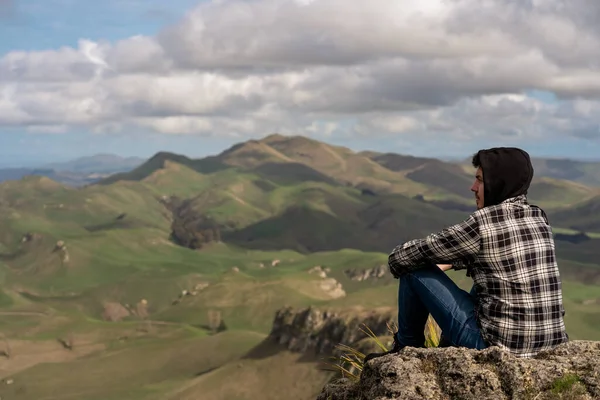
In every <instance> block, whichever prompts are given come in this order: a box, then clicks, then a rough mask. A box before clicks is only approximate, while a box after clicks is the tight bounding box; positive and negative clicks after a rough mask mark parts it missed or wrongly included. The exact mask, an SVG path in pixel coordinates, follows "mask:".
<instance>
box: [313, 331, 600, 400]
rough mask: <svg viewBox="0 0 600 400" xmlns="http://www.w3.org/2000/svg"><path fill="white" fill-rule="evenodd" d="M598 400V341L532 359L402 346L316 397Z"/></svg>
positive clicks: (339, 399) (562, 347)
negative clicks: (354, 376)
mask: <svg viewBox="0 0 600 400" xmlns="http://www.w3.org/2000/svg"><path fill="white" fill-rule="evenodd" d="M349 399H369V400H384V399H386V400H387V399H406V400H409V399H414V400H417V399H427V400H442V399H444V400H450V399H461V400H470V399H486V400H508V399H515V400H519V399H523V400H534V399H535V400H550V399H600V342H591V341H571V342H569V343H566V344H563V345H560V346H558V347H556V348H555V349H553V350H551V351H546V352H542V353H540V354H539V355H538V356H537V357H535V358H530V359H522V358H516V357H514V356H512V355H511V354H509V353H508V352H506V351H502V350H501V349H499V348H497V347H491V348H488V349H485V350H482V351H477V350H470V349H464V348H455V347H447V348H428V349H425V348H423V349H420V348H419V349H416V348H405V349H403V350H402V351H400V353H398V354H395V355H388V356H383V357H380V358H376V359H373V360H371V361H370V362H368V363H367V364H366V365H365V366H364V369H363V372H362V375H361V378H360V380H359V382H357V383H353V382H351V381H350V380H348V379H342V380H337V381H332V382H331V383H329V384H328V385H327V386H325V388H324V389H323V391H322V392H321V394H320V395H319V396H318V398H317V400H349Z"/></svg>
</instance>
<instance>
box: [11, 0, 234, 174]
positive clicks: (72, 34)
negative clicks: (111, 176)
mask: <svg viewBox="0 0 600 400" xmlns="http://www.w3.org/2000/svg"><path fill="white" fill-rule="evenodd" d="M0 2H2V0H0ZM198 3H199V1H197V0H171V1H162V0H103V1H89V0H14V3H13V4H12V5H11V9H10V10H9V11H10V14H8V15H6V14H5V15H3V16H2V17H0V18H1V19H0V55H1V54H5V53H8V52H9V51H11V50H24V51H35V50H38V51H39V50H42V51H43V50H51V49H56V48H60V47H62V46H72V47H75V46H77V41H78V40H79V39H81V38H86V39H91V40H94V41H100V40H108V41H116V40H119V39H123V38H127V37H130V36H134V35H153V34H156V33H157V32H158V31H159V30H160V29H161V28H162V27H163V26H165V25H166V24H173V23H175V22H177V20H179V19H180V18H181V17H182V16H183V15H184V14H185V12H186V11H187V10H189V9H190V8H192V7H193V6H194V5H196V4H198ZM5 11H6V10H5ZM0 15H2V14H0ZM140 138H142V139H143V140H140ZM231 142H232V141H223V140H219V139H216V138H209V139H207V138H198V137H185V136H177V137H175V138H173V137H165V136H164V135H152V134H148V133H146V134H144V135H140V134H134V135H121V134H118V135H94V134H91V133H89V132H72V133H69V134H35V133H28V132H26V131H25V130H24V129H19V128H16V129H15V128H11V129H8V128H4V129H3V128H1V127H0V167H6V166H9V167H14V166H22V165H38V164H44V163H47V162H53V161H57V160H70V159H72V158H76V157H79V156H82V155H93V154H97V153H114V154H119V155H123V156H129V155H135V156H142V157H147V156H151V155H152V154H154V153H156V152H157V151H158V150H159V149H163V148H164V150H166V151H174V152H180V153H186V154H187V153H189V154H190V155H193V156H202V155H205V154H211V153H214V152H217V151H220V150H221V149H222V148H223V147H224V146H227V145H229V144H230V143H231Z"/></svg>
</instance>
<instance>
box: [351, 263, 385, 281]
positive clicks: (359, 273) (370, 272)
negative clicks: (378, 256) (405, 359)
mask: <svg viewBox="0 0 600 400" xmlns="http://www.w3.org/2000/svg"><path fill="white" fill-rule="evenodd" d="M388 271H389V269H388V266H387V265H378V266H377V267H373V268H369V269H347V270H346V271H344V273H345V274H346V276H347V277H348V278H350V279H352V280H353V281H359V282H362V281H366V280H367V279H380V278H383V277H384V276H385V275H386V274H388Z"/></svg>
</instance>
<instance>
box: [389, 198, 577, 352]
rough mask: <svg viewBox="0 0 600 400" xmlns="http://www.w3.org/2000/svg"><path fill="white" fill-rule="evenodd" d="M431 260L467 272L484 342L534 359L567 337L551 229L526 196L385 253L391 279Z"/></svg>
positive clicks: (539, 211) (477, 212)
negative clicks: (474, 294)
mask: <svg viewBox="0 0 600 400" xmlns="http://www.w3.org/2000/svg"><path fill="white" fill-rule="evenodd" d="M431 263H435V264H452V265H453V269H464V268H466V269H467V276H471V277H472V278H473V281H474V286H475V290H476V293H477V305H476V309H475V314H476V316H477V321H478V323H479V326H480V328H481V333H482V336H483V338H484V340H486V342H487V343H488V344H489V345H495V346H499V347H501V348H504V349H505V350H508V351H509V352H511V353H513V354H515V355H516V356H518V357H532V356H534V355H535V354H537V353H538V352H539V351H542V350H546V349H549V348H552V347H553V346H556V345H558V344H560V343H563V342H566V341H568V339H569V337H568V335H567V333H566V330H565V325H564V320H563V317H564V315H565V310H564V307H563V302H562V288H561V280H560V275H559V271H558V266H557V263H556V256H555V251H554V240H553V237H552V230H551V227H550V226H549V224H548V220H547V218H546V215H545V213H544V211H542V210H541V209H540V208H538V207H536V206H532V205H529V204H528V203H527V199H526V197H525V196H524V195H523V196H518V197H513V198H511V199H508V200H506V201H504V202H502V203H501V204H499V205H496V206H489V207H485V208H482V209H480V210H477V211H476V212H474V213H473V214H471V216H470V217H469V218H468V219H466V220H465V221H464V222H462V223H459V224H457V225H454V226H452V227H449V228H446V229H444V230H442V231H441V232H439V233H434V234H431V235H429V236H427V237H426V238H424V239H417V240H411V241H409V242H407V243H405V244H403V245H400V246H397V247H396V248H395V249H394V250H393V252H392V253H391V254H390V256H389V268H390V272H391V273H392V274H393V275H394V276H395V277H396V278H399V277H401V276H402V275H403V274H405V273H407V272H409V271H411V270H414V269H418V268H419V267H422V266H423V265H428V264H431Z"/></svg>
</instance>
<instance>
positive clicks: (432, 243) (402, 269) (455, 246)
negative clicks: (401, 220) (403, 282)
mask: <svg viewBox="0 0 600 400" xmlns="http://www.w3.org/2000/svg"><path fill="white" fill-rule="evenodd" d="M480 245H481V242H480V235H479V225H478V223H477V221H476V220H475V218H473V216H470V217H469V218H468V219H467V220H465V221H463V222H461V223H459V224H456V225H454V226H451V227H449V228H446V229H444V230H443V231H441V232H438V233H433V234H431V235H429V236H427V237H426V238H424V239H416V240H411V241H409V242H406V243H404V244H403V245H400V246H396V248H394V250H393V251H392V253H391V254H390V255H389V258H388V265H389V267H390V272H391V273H392V275H394V277H396V278H398V277H399V276H401V275H402V274H404V273H406V272H408V271H410V270H414V269H418V268H420V267H422V266H423V265H426V264H456V265H455V266H454V268H455V269H459V268H461V267H462V266H464V265H465V264H466V263H469V262H471V261H473V260H474V259H475V257H476V255H477V253H479V249H480ZM456 267H459V268H456Z"/></svg>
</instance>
